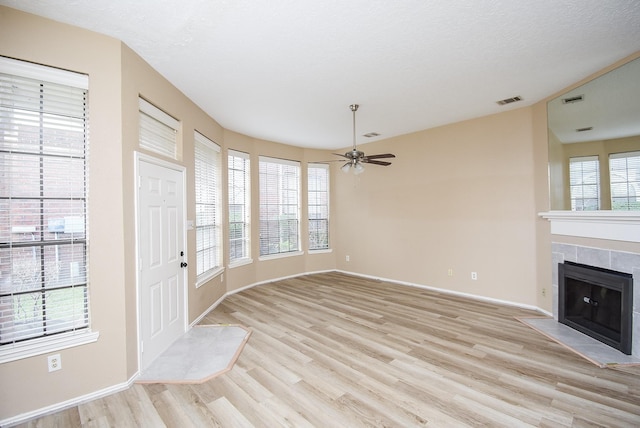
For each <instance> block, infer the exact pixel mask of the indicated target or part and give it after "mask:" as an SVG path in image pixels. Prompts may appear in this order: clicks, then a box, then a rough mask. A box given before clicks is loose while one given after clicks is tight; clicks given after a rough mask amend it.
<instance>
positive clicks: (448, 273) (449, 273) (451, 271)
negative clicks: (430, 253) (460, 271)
mask: <svg viewBox="0 0 640 428" xmlns="http://www.w3.org/2000/svg"><path fill="white" fill-rule="evenodd" d="M447 275H448V276H453V268H449V270H448V271H447Z"/></svg>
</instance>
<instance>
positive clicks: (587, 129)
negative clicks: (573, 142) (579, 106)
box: [576, 126, 593, 132]
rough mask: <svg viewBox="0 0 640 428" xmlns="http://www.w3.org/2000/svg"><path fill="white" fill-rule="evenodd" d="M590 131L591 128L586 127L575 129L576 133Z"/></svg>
mask: <svg viewBox="0 0 640 428" xmlns="http://www.w3.org/2000/svg"><path fill="white" fill-rule="evenodd" d="M592 129H593V126H587V127H586V128H578V129H576V132H586V131H591V130H592Z"/></svg>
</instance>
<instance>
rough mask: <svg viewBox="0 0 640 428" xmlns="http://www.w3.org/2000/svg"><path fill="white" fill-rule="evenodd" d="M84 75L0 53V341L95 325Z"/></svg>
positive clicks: (10, 343)
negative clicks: (90, 283) (89, 281)
mask: <svg viewBox="0 0 640 428" xmlns="http://www.w3.org/2000/svg"><path fill="white" fill-rule="evenodd" d="M87 88H88V79H87V76H85V75H80V74H77V73H71V72H66V71H62V70H57V69H52V68H49V67H43V66H36V65H33V64H29V63H22V62H20V61H15V60H8V59H6V58H0V137H1V141H0V174H1V175H2V180H1V181H0V344H1V345H2V346H3V347H4V346H7V347H9V346H13V344H17V343H20V342H25V341H27V340H31V339H35V338H43V337H48V336H53V335H58V334H61V333H66V332H75V331H78V330H84V329H87V328H88V327H89V302H88V299H89V296H88V290H87V265H88V263H87V181H86V177H87V154H88V131H87V130H88V112H87V108H88V100H87V96H88V91H87Z"/></svg>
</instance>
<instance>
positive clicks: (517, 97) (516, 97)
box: [496, 95, 522, 106]
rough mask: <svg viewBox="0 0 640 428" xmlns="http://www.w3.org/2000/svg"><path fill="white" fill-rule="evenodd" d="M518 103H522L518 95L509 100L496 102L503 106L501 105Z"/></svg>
mask: <svg viewBox="0 0 640 428" xmlns="http://www.w3.org/2000/svg"><path fill="white" fill-rule="evenodd" d="M518 101H522V97H521V96H520V95H518V96H515V97H511V98H505V99H504V100H500V101H496V103H498V104H499V105H501V106H503V105H506V104H511V103H515V102H518Z"/></svg>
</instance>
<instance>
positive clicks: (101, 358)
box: [0, 6, 335, 421]
mask: <svg viewBox="0 0 640 428" xmlns="http://www.w3.org/2000/svg"><path fill="white" fill-rule="evenodd" d="M0 55H5V56H9V57H13V58H17V59H21V60H26V61H32V62H37V63H41V64H45V65H50V66H55V67H60V68H64V69H69V70H73V71H77V72H81V73H86V74H88V75H89V103H90V104H89V114H90V122H91V126H90V161H89V162H90V164H89V168H90V176H91V177H90V182H89V183H90V188H89V195H90V198H89V236H90V244H89V251H90V258H89V260H90V267H89V290H90V291H89V292H90V305H91V306H90V314H91V325H92V329H93V330H94V331H99V332H100V337H99V339H98V341H97V342H95V343H93V344H89V345H83V346H77V347H74V348H70V349H65V350H61V351H56V352H60V354H61V359H62V365H63V369H62V370H60V371H58V372H54V373H48V372H47V356H46V355H40V356H36V357H32V358H26V359H22V360H19V361H15V362H10V363H5V364H2V365H0V379H2V388H0V421H2V420H5V419H7V418H10V417H15V416H16V415H20V414H24V413H27V412H30V411H36V410H38V409H43V408H45V407H47V406H52V405H57V404H58V403H62V402H64V401H67V400H73V399H76V398H78V397H82V396H86V395H88V394H93V393H96V392H99V391H101V390H106V389H108V388H113V387H118V386H123V385H125V384H126V382H128V381H129V380H130V379H131V378H132V376H134V375H135V374H136V372H137V370H138V349H137V333H136V332H137V307H136V282H135V281H136V271H135V268H136V264H135V260H136V248H135V238H134V237H135V236H136V231H135V188H134V183H135V180H134V153H135V152H136V151H140V152H144V150H140V149H139V147H138V97H139V96H142V97H143V98H145V99H147V100H148V101H149V102H151V103H153V104H155V105H156V106H157V107H159V108H161V109H162V110H164V111H166V112H167V113H169V114H170V115H172V116H174V117H175V118H177V119H178V120H180V122H181V138H180V143H179V147H178V153H179V154H178V160H177V161H174V163H177V164H179V165H183V166H184V167H185V168H186V171H187V176H186V187H187V194H186V199H187V213H186V218H187V219H195V204H194V200H195V195H194V176H193V162H194V160H193V133H194V130H198V131H199V132H200V133H202V134H204V135H205V136H207V137H208V138H210V139H212V140H213V141H215V142H216V143H218V144H219V145H220V146H221V147H222V149H223V165H226V154H227V145H230V147H232V148H234V149H237V150H245V151H248V152H249V153H250V154H251V160H252V168H253V170H254V171H255V172H257V165H258V156H259V155H266V156H273V157H281V158H286V159H294V160H300V161H303V162H305V161H314V160H319V159H326V157H327V156H326V155H322V154H320V153H323V152H318V151H314V150H306V149H300V148H296V147H291V146H286V145H282V144H277V143H272V142H266V141H260V140H254V139H249V138H247V137H244V136H240V135H238V134H234V133H232V132H228V133H227V134H228V135H227V136H228V138H227V139H228V142H227V141H225V130H224V129H223V128H222V127H220V125H219V124H217V123H216V122H215V120H213V119H212V118H210V117H208V116H207V115H206V114H205V113H204V112H202V111H201V110H200V109H199V108H198V107H197V106H196V105H195V104H194V103H193V102H191V101H190V100H189V99H188V98H186V97H185V96H184V95H183V94H182V93H180V92H179V91H178V90H177V89H176V88H175V87H174V86H173V85H171V84H170V83H169V82H168V81H166V80H165V79H164V78H163V77H162V76H161V75H160V74H159V73H157V72H156V71H155V70H153V69H152V68H151V67H150V66H149V65H148V64H147V63H146V62H145V61H143V60H142V59H141V58H140V57H139V56H138V55H137V54H136V53H135V52H133V51H132V50H131V49H129V48H128V47H127V46H125V45H123V44H122V43H121V42H120V41H118V40H115V39H112V38H109V37H105V36H102V35H99V34H96V33H92V32H89V31H85V30H81V29H78V28H75V27H70V26H67V25H63V24H59V23H56V22H53V21H49V20H45V19H41V18H39V17H36V16H33V15H29V14H25V13H22V12H18V11H15V10H12V9H9V8H5V7H3V6H0ZM302 166H303V168H302V171H303V179H305V180H306V168H305V167H306V163H303V164H302ZM257 183H258V182H257V174H254V178H253V183H252V184H253V186H252V187H253V189H252V190H253V202H252V205H253V213H252V214H253V218H254V219H255V220H256V221H255V226H254V228H253V230H252V242H253V247H254V248H253V254H254V263H253V264H252V265H249V266H246V267H240V268H234V269H227V270H226V271H225V273H230V274H231V275H225V276H222V275H219V276H217V277H215V278H213V279H211V280H210V281H209V282H208V283H205V284H203V285H202V286H200V287H199V288H196V287H195V281H196V278H195V269H189V270H188V281H187V287H188V311H189V313H188V319H189V322H193V321H194V320H196V319H197V318H198V317H200V316H201V315H203V314H204V313H205V311H206V310H207V309H208V308H209V307H210V306H211V305H212V304H214V303H215V302H216V301H217V300H218V299H219V298H221V297H222V296H223V295H224V294H225V292H226V291H227V288H229V289H230V290H233V289H236V288H240V287H244V286H248V285H252V284H255V283H257V282H263V281H268V280H270V279H274V278H278V277H282V276H289V275H297V274H300V273H302V272H306V271H307V270H308V269H310V268H313V269H314V270H330V269H334V268H335V262H334V258H333V256H332V255H331V253H329V254H323V255H309V254H308V253H305V255H303V256H298V257H289V258H283V259H278V260H271V261H264V262H261V261H259V260H258V256H257V254H258V238H259V233H258V229H257V218H258V211H257V209H258V199H257V195H258V190H257V189H258V184H257ZM225 187H226V176H225V174H223V188H225ZM223 199H224V198H223ZM305 201H306V195H305V194H304V193H303V203H304V202H305ZM223 211H224V210H223ZM223 214H225V215H226V213H223ZM305 215H306V210H303V216H305ZM303 218H304V217H303ZM303 224H304V222H303ZM302 229H303V230H302V233H303V234H302V236H305V234H306V225H304V226H303V228H302ZM227 236H228V230H227V228H226V227H225V229H224V241H223V242H226V237H227ZM303 242H304V240H303ZM304 245H306V244H304ZM187 257H188V260H189V261H191V266H194V265H195V262H194V260H195V232H194V231H188V232H187ZM225 262H227V260H226V259H225Z"/></svg>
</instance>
